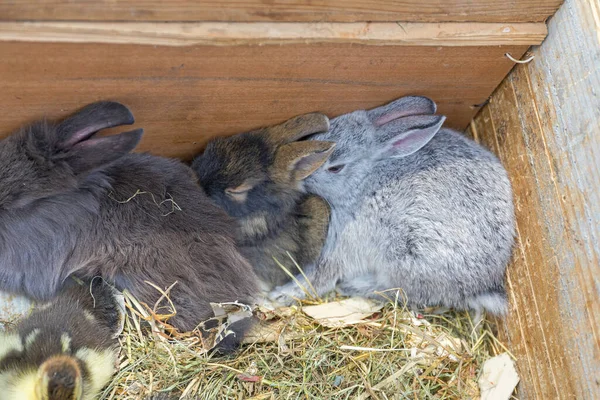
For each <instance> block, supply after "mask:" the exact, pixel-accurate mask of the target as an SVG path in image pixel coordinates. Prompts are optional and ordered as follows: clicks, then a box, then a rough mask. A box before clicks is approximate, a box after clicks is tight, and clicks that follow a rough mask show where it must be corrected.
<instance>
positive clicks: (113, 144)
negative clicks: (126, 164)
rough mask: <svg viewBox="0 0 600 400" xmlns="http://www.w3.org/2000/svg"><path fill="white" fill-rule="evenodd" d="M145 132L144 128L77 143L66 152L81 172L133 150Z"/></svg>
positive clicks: (74, 166)
mask: <svg viewBox="0 0 600 400" xmlns="http://www.w3.org/2000/svg"><path fill="white" fill-rule="evenodd" d="M143 134H144V130H143V129H136V130H134V131H130V132H124V133H119V134H118V135H112V136H106V137H100V138H94V139H89V140H85V141H83V142H79V143H77V144H76V145H75V146H73V147H72V148H71V149H69V151H67V153H66V154H65V158H64V159H65V161H66V162H67V163H68V164H69V165H70V166H71V168H72V169H73V172H75V173H76V174H80V173H83V172H88V171H91V170H93V169H95V168H98V167H101V166H103V165H106V164H109V163H111V162H113V161H115V160H118V159H119V158H121V157H123V156H124V155H126V154H128V153H129V152H131V151H132V150H133V149H135V147H136V146H137V145H138V143H139V142H140V140H141V139H142V135H143Z"/></svg>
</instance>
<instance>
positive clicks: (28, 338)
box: [25, 328, 40, 349]
mask: <svg viewBox="0 0 600 400" xmlns="http://www.w3.org/2000/svg"><path fill="white" fill-rule="evenodd" d="M39 334H40V330H39V329H37V328H36V329H34V330H32V331H31V332H29V335H27V336H25V348H26V349H28V348H30V347H31V346H32V345H33V343H34V342H35V339H37V337H38V335H39Z"/></svg>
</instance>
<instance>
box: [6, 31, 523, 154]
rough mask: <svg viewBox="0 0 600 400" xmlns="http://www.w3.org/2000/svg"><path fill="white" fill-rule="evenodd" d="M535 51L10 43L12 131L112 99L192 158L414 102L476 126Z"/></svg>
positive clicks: (150, 138)
mask: <svg viewBox="0 0 600 400" xmlns="http://www.w3.org/2000/svg"><path fill="white" fill-rule="evenodd" d="M525 51H526V47H524V46H503V47H438V48H431V47H411V46H391V47H390V46H386V47H380V46H358V45H349V44H339V45H334V44H322V45H288V46H226V47H215V46H192V47H162V46H138V45H106V44H104V45H102V44H98V45H84V44H45V43H11V42H4V43H0V54H2V55H3V56H2V57H1V58H0V87H1V88H2V90H0V108H1V109H2V110H3V112H2V113H0V132H1V133H2V134H3V135H6V134H9V133H10V132H11V131H13V130H15V129H16V128H18V127H19V126H21V125H22V124H24V123H26V122H28V121H31V120H32V119H34V118H40V117H43V116H47V117H49V118H55V117H59V116H63V115H65V113H68V112H71V111H73V110H74V109H76V108H78V107H81V106H82V105H84V104H86V103H89V102H92V101H95V100H100V99H114V100H118V101H121V102H123V103H125V104H127V105H129V106H130V107H131V108H132V110H133V112H134V114H135V116H136V119H137V122H138V123H137V124H136V126H140V127H144V128H145V130H146V134H145V136H144V139H143V140H142V143H141V146H140V150H144V151H152V152H154V153H157V154H162V155H166V156H177V157H182V158H185V159H189V158H191V157H192V156H193V155H194V154H196V153H197V152H198V151H199V150H200V149H201V148H202V147H203V146H204V144H205V143H206V141H207V140H208V139H209V138H211V137H213V136H215V135H227V134H232V133H236V132H241V131H245V130H249V129H253V128H256V127H259V126H262V125H267V124H273V123H277V122H280V121H282V120H285V119H287V118H289V117H291V116H294V115H297V114H302V113H306V112H311V111H317V110H320V111H323V112H326V113H328V114H329V115H331V116H335V115H339V114H342V113H346V112H349V111H352V110H355V109H360V108H369V107H374V106H377V105H380V104H383V103H385V102H387V101H390V100H393V99H395V98H397V97H400V96H403V95H408V94H424V95H428V96H431V97H433V98H434V99H435V100H436V101H437V102H438V104H439V110H440V112H441V113H444V114H446V115H447V116H448V123H449V125H450V126H453V127H455V128H459V129H464V128H465V127H466V126H467V125H468V123H469V121H470V120H471V118H472V117H473V115H474V114H475V112H476V111H477V107H474V106H473V105H475V104H481V103H483V102H484V101H485V100H486V99H487V97H488V96H489V95H490V94H491V92H492V91H493V89H494V87H495V86H496V85H497V84H498V82H500V81H501V80H502V78H503V77H504V76H505V75H506V74H507V73H508V71H509V70H510V68H511V67H512V66H513V63H512V62H510V61H509V60H508V59H506V58H505V57H504V53H505V52H510V53H512V54H513V55H514V56H515V57H520V56H521V55H522V54H523V53H524V52H525Z"/></svg>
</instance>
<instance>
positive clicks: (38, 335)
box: [0, 279, 124, 400]
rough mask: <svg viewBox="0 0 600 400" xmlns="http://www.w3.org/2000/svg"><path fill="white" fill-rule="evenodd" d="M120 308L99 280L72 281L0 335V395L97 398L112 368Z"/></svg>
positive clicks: (40, 399) (25, 399) (26, 399)
mask: <svg viewBox="0 0 600 400" xmlns="http://www.w3.org/2000/svg"><path fill="white" fill-rule="evenodd" d="M121 307H122V305H120V304H119V301H118V300H117V293H116V291H114V289H112V287H110V286H109V285H107V284H105V283H104V282H103V281H102V279H94V280H93V282H90V283H86V284H83V285H80V284H77V283H73V284H72V285H70V286H69V287H67V288H65V289H64V290H62V291H61V292H60V293H59V294H58V296H57V297H56V298H54V299H53V300H52V301H51V302H50V303H48V304H45V305H42V306H40V307H38V308H37V309H35V310H34V311H33V312H32V313H31V315H30V316H29V317H27V318H25V319H24V320H22V321H21V322H20V323H19V324H18V325H17V327H16V328H15V329H9V330H8V331H6V332H3V333H0V388H2V389H1V393H0V398H2V399H6V400H44V399H47V400H80V399H81V400H86V399H90V400H91V399H95V398H97V396H98V394H99V392H100V390H101V389H102V388H103V387H104V386H105V385H106V384H107V383H108V381H109V380H110V378H111V377H112V375H113V373H114V371H115V365H116V361H117V355H118V350H119V346H118V341H117V339H116V336H117V335H118V334H119V330H120V328H121V322H122V319H121V318H122V317H123V314H122V313H123V312H124V310H121Z"/></svg>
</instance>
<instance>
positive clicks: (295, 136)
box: [266, 113, 329, 145]
mask: <svg viewBox="0 0 600 400" xmlns="http://www.w3.org/2000/svg"><path fill="white" fill-rule="evenodd" d="M328 129H329V118H327V116H326V115H324V114H320V113H310V114H304V115H299V116H297V117H294V118H291V119H289V120H287V121H285V122H284V123H282V124H279V125H275V126H271V127H269V128H266V134H267V137H268V139H269V141H271V142H272V143H274V144H278V145H279V144H285V143H290V142H294V141H296V140H299V139H302V138H304V137H306V136H309V135H313V134H315V133H320V132H326V131H327V130H328Z"/></svg>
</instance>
